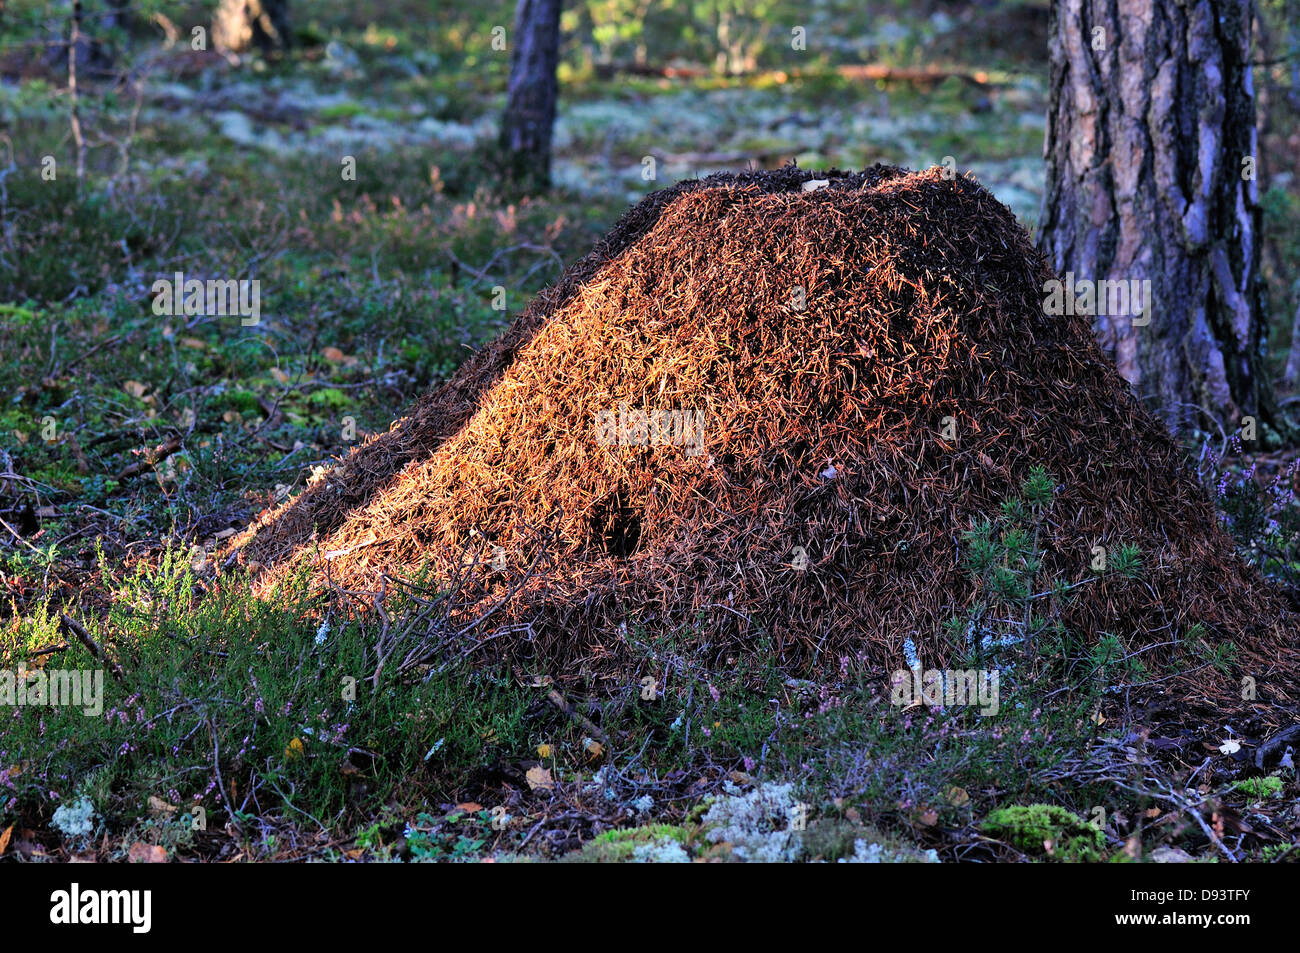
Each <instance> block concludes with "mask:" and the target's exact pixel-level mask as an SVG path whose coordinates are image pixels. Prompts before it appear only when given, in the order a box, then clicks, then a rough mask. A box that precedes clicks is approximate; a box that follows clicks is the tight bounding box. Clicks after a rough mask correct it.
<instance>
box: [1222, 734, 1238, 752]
mask: <svg viewBox="0 0 1300 953" xmlns="http://www.w3.org/2000/svg"><path fill="white" fill-rule="evenodd" d="M1219 750H1220V751H1222V752H1223V753H1224V754H1236V753H1237V752H1238V751H1240V750H1241V744H1240V743H1239V742H1238V741H1236V740H1235V739H1233V738H1229V739H1228V740H1227V741H1225V742H1224V743H1223V744H1221V745H1219Z"/></svg>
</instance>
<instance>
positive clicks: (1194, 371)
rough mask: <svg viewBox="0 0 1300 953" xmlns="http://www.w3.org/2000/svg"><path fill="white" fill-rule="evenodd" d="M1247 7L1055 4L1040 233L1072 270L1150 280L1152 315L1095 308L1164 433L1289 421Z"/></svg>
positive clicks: (1124, 0) (1202, 1) (1167, 2)
mask: <svg viewBox="0 0 1300 953" xmlns="http://www.w3.org/2000/svg"><path fill="white" fill-rule="evenodd" d="M1252 14H1253V4H1252V0H1057V2H1056V3H1054V4H1053V6H1052V14H1051V21H1050V23H1051V25H1050V31H1051V33H1050V36H1051V105H1050V107H1049V115H1048V127H1047V141H1046V145H1045V155H1046V158H1047V188H1046V192H1045V194H1044V199H1043V213H1042V216H1041V231H1040V235H1039V244H1040V246H1041V247H1042V249H1043V251H1044V252H1045V253H1046V254H1047V256H1048V258H1049V260H1050V261H1051V262H1052V264H1053V265H1054V266H1055V267H1056V268H1057V269H1058V271H1060V272H1062V273H1065V272H1073V273H1074V275H1075V276H1076V280H1077V279H1079V278H1086V279H1090V280H1093V281H1100V280H1102V279H1110V280H1121V279H1122V280H1126V281H1127V280H1131V279H1138V280H1141V279H1147V280H1149V281H1150V282H1151V301H1152V308H1151V312H1152V313H1151V315H1150V318H1151V320H1150V323H1149V324H1148V325H1146V326H1145V327H1142V326H1134V324H1133V318H1132V316H1130V315H1098V316H1097V317H1096V318H1095V319H1094V321H1095V327H1096V331H1097V335H1098V338H1099V340H1100V341H1101V344H1102V346H1103V348H1105V349H1106V350H1107V351H1108V352H1109V353H1110V354H1111V356H1112V357H1114V359H1115V361H1116V363H1117V364H1118V365H1119V369H1120V372H1121V373H1122V374H1123V375H1124V377H1125V378H1127V379H1128V381H1129V382H1130V383H1131V384H1132V385H1133V387H1134V389H1135V391H1136V392H1137V393H1138V394H1139V396H1141V397H1143V398H1145V399H1146V400H1147V401H1148V402H1149V403H1150V404H1151V406H1153V407H1154V408H1155V409H1157V410H1158V411H1159V412H1160V413H1161V414H1162V415H1163V416H1164V419H1165V420H1166V422H1167V423H1168V424H1169V425H1170V427H1171V429H1174V430H1181V429H1185V428H1186V427H1187V426H1189V425H1195V424H1206V423H1207V422H1208V421H1207V420H1206V418H1207V417H1211V418H1214V419H1217V420H1218V422H1219V423H1220V424H1221V425H1223V426H1225V427H1226V428H1228V429H1229V430H1235V429H1236V428H1237V427H1238V425H1239V422H1240V420H1241V418H1242V417H1243V416H1253V417H1255V418H1256V419H1257V420H1259V421H1260V422H1261V423H1267V424H1269V425H1271V426H1273V427H1274V428H1276V429H1278V430H1281V431H1283V432H1287V426H1286V424H1285V423H1284V422H1283V421H1282V420H1281V419H1280V416H1279V414H1278V410H1277V406H1276V399H1275V397H1274V395H1273V392H1272V387H1271V385H1270V382H1269V381H1268V378H1267V374H1266V371H1265V365H1264V359H1263V358H1264V353H1265V343H1266V342H1265V334H1266V330H1267V321H1266V313H1265V289H1264V284H1263V281H1262V278H1261V275H1260V272H1259V235H1260V219H1261V215H1260V206H1259V193H1258V188H1257V184H1256V181H1255V178H1254V176H1253V175H1251V174H1250V173H1251V170H1252V166H1253V165H1254V164H1255V161H1256V158H1257V156H1258V152H1257V149H1256V131H1255V105H1254V94H1253V88H1252V79H1251V71H1250V56H1249V54H1250V45H1251V21H1252ZM1197 408H1200V410H1199V411H1198V410H1197ZM1263 433H1264V431H1263V430H1261V435H1262V434H1263Z"/></svg>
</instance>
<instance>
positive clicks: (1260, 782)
mask: <svg viewBox="0 0 1300 953" xmlns="http://www.w3.org/2000/svg"><path fill="white" fill-rule="evenodd" d="M1232 789H1233V790H1234V791H1240V792H1241V793H1242V794H1244V795H1246V797H1248V798H1250V799H1251V800H1252V801H1262V800H1263V799H1264V798H1266V797H1281V796H1282V779H1281V778H1246V779H1245V780H1244V781H1238V782H1237V783H1236V784H1234V785H1233V786H1232Z"/></svg>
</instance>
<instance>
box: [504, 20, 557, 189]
mask: <svg viewBox="0 0 1300 953" xmlns="http://www.w3.org/2000/svg"><path fill="white" fill-rule="evenodd" d="M560 6H561V0H519V2H518V5H517V6H516V7H515V33H514V46H513V49H512V51H511V54H510V85H509V89H508V91H507V94H506V109H505V114H504V115H503V116H502V118H501V138H500V147H501V152H502V156H501V162H502V171H503V173H504V175H505V178H506V179H507V180H509V181H511V182H513V183H515V184H517V185H519V186H522V187H523V188H525V189H546V188H549V187H550V184H551V131H552V127H553V126H554V125H555V109H556V102H557V100H558V99H559V92H560V90H559V80H558V79H557V77H556V74H555V71H556V67H557V66H558V65H559V59H560Z"/></svg>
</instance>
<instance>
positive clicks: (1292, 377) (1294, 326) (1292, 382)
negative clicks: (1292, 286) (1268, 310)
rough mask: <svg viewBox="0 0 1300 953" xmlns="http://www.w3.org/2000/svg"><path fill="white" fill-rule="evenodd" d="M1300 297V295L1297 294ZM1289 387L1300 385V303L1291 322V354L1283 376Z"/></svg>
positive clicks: (1287, 358)
mask: <svg viewBox="0 0 1300 953" xmlns="http://www.w3.org/2000/svg"><path fill="white" fill-rule="evenodd" d="M1297 297H1300V294H1297ZM1283 379H1284V380H1285V381H1286V383H1287V386H1289V387H1295V386H1296V384H1300V303H1298V304H1297V305H1296V308H1295V320H1293V321H1292V322H1291V353H1290V354H1288V355H1287V357H1286V373H1285V374H1284V375H1283Z"/></svg>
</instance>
